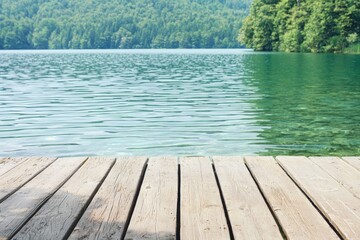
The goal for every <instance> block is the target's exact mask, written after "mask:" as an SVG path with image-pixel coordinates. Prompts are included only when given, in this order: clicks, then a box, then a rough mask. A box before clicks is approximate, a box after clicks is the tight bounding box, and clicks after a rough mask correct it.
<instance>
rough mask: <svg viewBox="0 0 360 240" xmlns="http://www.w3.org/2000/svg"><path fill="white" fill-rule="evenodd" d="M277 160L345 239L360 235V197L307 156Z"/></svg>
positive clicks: (278, 158)
mask: <svg viewBox="0 0 360 240" xmlns="http://www.w3.org/2000/svg"><path fill="white" fill-rule="evenodd" d="M277 161H278V162H279V163H280V164H281V166H282V167H283V168H284V169H285V170H286V172H287V173H288V174H289V175H290V176H291V178H292V179H293V180H294V181H295V182H296V183H297V184H298V186H299V187H300V188H301V189H302V190H303V191H304V192H305V193H306V194H307V196H308V197H309V198H310V199H311V200H312V201H313V203H314V204H315V205H316V206H317V207H318V209H319V210H320V211H321V212H322V213H323V215H324V216H325V217H326V218H327V219H328V220H329V222H330V223H331V224H332V225H333V227H334V228H335V229H336V230H337V231H338V232H339V233H340V234H341V236H342V237H343V238H344V239H358V237H359V236H360V201H359V198H357V197H355V196H354V195H353V194H352V193H350V192H349V191H348V190H347V189H346V188H344V187H343V186H342V185H341V184H340V183H338V182H337V181H336V180H335V179H333V178H332V177H331V176H330V175H329V174H327V173H326V172H325V171H323V170H322V169H321V168H320V167H319V166H317V165H316V164H315V163H314V162H312V161H310V160H309V159H307V158H306V157H277Z"/></svg>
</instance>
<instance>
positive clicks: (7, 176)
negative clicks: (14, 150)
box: [0, 157, 56, 202]
mask: <svg viewBox="0 0 360 240" xmlns="http://www.w3.org/2000/svg"><path fill="white" fill-rule="evenodd" d="M55 160H56V158H51V157H30V158H27V159H25V160H24V161H22V162H21V163H20V164H18V165H17V166H16V168H12V169H11V170H9V171H7V172H5V173H4V174H3V175H2V176H1V177H0V202H2V201H3V200H5V199H6V198H7V197H9V196H10V195H11V194H12V193H14V192H15V191H17V190H18V189H19V188H20V187H22V186H23V185H24V184H25V183H27V182H28V181H30V180H31V179H32V178H33V177H35V176H36V175H37V174H39V173H40V172H41V171H42V170H44V169H45V168H46V167H47V166H49V165H50V164H51V163H53V162H54V161H55Z"/></svg>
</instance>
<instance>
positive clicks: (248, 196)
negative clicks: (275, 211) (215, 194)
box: [213, 157, 282, 239]
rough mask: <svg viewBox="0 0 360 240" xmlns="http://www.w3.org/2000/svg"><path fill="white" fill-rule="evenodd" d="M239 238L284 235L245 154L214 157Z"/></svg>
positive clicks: (265, 237) (235, 234)
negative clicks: (243, 155) (251, 171)
mask: <svg viewBox="0 0 360 240" xmlns="http://www.w3.org/2000/svg"><path fill="white" fill-rule="evenodd" d="M213 161H214V165H215V169H216V173H217V176H218V179H219V182H220V186H221V190H222V192H223V196H224V200H225V203H226V208H227V211H228V214H229V218H230V222H231V226H232V230H233V234H234V238H235V239H281V238H282V236H281V233H280V231H279V228H278V226H277V225H276V222H275V220H274V218H273V216H272V215H271V212H270V210H269V209H268V207H267V205H266V203H265V201H264V199H263V197H262V196H261V193H260V191H259V189H258V188H257V186H256V184H255V182H254V180H253V178H252V177H251V175H250V173H249V171H248V169H247V168H246V166H245V163H244V160H243V158H242V157H213Z"/></svg>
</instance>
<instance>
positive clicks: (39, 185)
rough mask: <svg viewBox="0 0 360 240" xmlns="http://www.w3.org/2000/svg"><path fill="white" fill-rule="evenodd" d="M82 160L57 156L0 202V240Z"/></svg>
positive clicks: (9, 233)
mask: <svg viewBox="0 0 360 240" xmlns="http://www.w3.org/2000/svg"><path fill="white" fill-rule="evenodd" d="M85 160H86V158H64V159H58V160H56V161H55V162H54V163H53V164H51V165H50V166H49V167H48V168H46V169H45V170H44V171H42V172H41V173H40V174H39V175H37V176H36V177H35V178H33V179H32V180H31V181H29V182H28V183H27V184H25V185H24V186H23V187H22V188H20V189H19V190H18V191H17V192H15V193H14V194H12V195H11V196H10V197H9V198H7V199H6V200H5V201H3V202H2V203H1V204H0V223H1V224H0V240H4V239H9V238H10V237H11V236H12V235H13V234H14V233H15V232H16V231H17V230H18V229H19V228H20V227H21V225H22V224H23V223H24V222H26V220H28V219H29V217H30V216H31V215H32V213H34V212H35V211H36V210H37V209H39V208H40V207H41V205H42V204H43V202H44V201H45V200H46V199H47V198H49V197H50V196H51V194H53V193H54V192H55V191H56V190H57V189H58V188H59V187H60V186H61V185H62V184H63V183H64V182H65V181H66V180H67V179H68V178H69V177H70V176H71V175H72V174H73V173H74V172H75V171H76V170H77V169H78V168H79V167H80V165H81V164H82V163H83V162H84V161H85Z"/></svg>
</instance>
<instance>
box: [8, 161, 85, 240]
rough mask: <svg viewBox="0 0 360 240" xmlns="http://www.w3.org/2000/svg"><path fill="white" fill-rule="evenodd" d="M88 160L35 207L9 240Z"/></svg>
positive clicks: (11, 236) (11, 235)
mask: <svg viewBox="0 0 360 240" xmlns="http://www.w3.org/2000/svg"><path fill="white" fill-rule="evenodd" d="M87 159H88V158H85V160H84V161H83V162H82V163H81V164H80V165H79V166H78V167H77V168H76V169H75V170H74V171H73V172H72V173H71V174H70V175H69V176H68V177H67V178H65V179H64V181H63V182H61V183H60V184H59V186H58V187H57V188H56V189H55V190H54V191H53V192H52V193H50V194H49V195H48V196H47V197H46V198H44V200H43V201H41V202H40V203H39V204H38V206H36V207H35V209H34V210H33V211H32V212H31V213H30V214H29V215H28V216H27V217H26V218H25V219H24V220H23V221H22V222H21V223H20V224H19V226H18V227H16V228H15V229H14V231H13V232H12V233H11V234H10V237H9V239H11V238H13V237H14V236H15V235H16V234H17V233H18V232H19V231H20V230H21V229H22V228H23V227H24V226H25V225H26V224H27V223H28V222H29V221H30V220H31V218H32V217H33V216H34V215H35V214H36V213H37V212H38V211H39V210H40V209H41V208H42V207H43V206H44V205H45V204H46V202H47V201H49V199H50V198H51V197H52V196H54V194H55V193H56V192H57V191H59V189H60V188H61V187H62V186H63V185H64V184H65V183H66V182H67V181H69V179H70V178H72V176H74V174H75V173H76V172H77V171H78V170H79V169H80V168H81V167H82V166H83V165H84V163H85V162H86V161H87Z"/></svg>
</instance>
